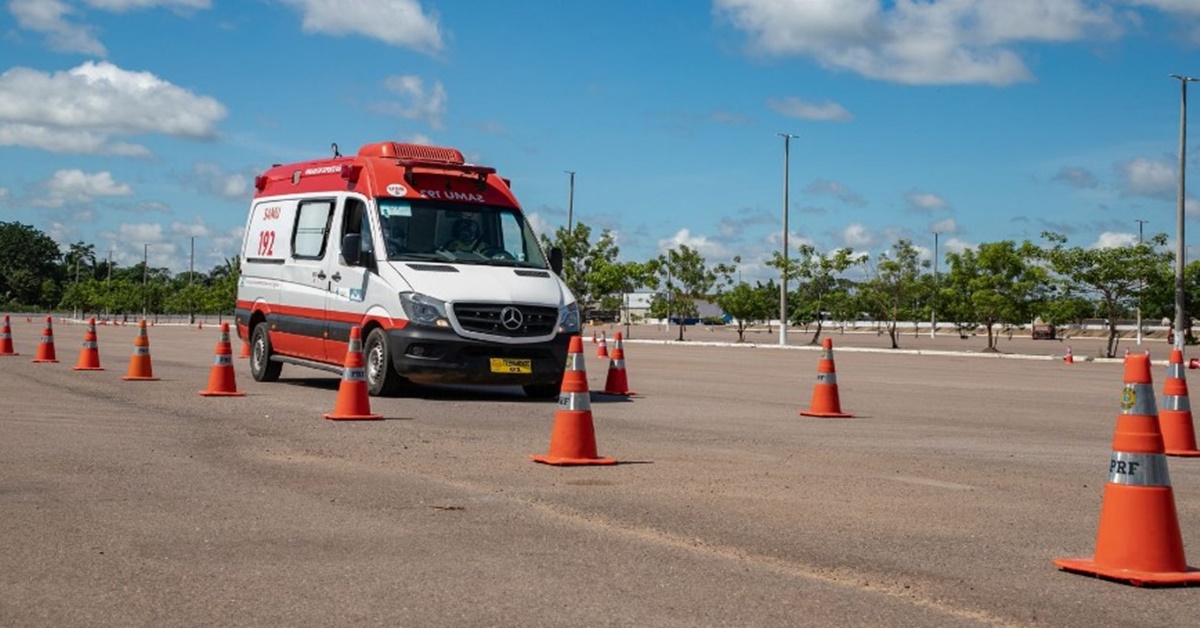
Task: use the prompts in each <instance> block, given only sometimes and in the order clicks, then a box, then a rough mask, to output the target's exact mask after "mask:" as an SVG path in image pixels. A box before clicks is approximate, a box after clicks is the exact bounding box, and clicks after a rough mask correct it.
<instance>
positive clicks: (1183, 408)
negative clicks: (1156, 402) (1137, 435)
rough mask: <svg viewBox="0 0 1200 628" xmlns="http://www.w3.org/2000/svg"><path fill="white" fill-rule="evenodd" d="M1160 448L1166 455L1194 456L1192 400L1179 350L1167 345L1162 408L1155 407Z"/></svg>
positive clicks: (1194, 431) (1196, 450)
mask: <svg viewBox="0 0 1200 628" xmlns="http://www.w3.org/2000/svg"><path fill="white" fill-rule="evenodd" d="M1158 426H1159V429H1161V430H1162V437H1163V449H1164V450H1165V451H1166V453H1167V455H1168V456H1182V457H1189V458H1194V457H1196V456H1200V450H1198V449H1196V429H1195V427H1193V425H1192V402H1191V401H1189V400H1188V389H1187V377H1186V375H1185V374H1184V372H1183V351H1182V350H1180V349H1171V358H1170V359H1169V360H1168V361H1167V379H1166V381H1165V383H1164V384H1163V396H1162V409H1161V410H1159V411H1158Z"/></svg>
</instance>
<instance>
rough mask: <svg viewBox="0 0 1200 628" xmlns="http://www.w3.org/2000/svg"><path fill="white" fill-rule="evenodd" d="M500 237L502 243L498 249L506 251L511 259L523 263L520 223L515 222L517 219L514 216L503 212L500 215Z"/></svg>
mask: <svg viewBox="0 0 1200 628" xmlns="http://www.w3.org/2000/svg"><path fill="white" fill-rule="evenodd" d="M500 237H501V238H503V240H504V241H503V242H501V243H500V248H502V249H504V250H505V251H508V254H509V255H512V256H513V259H515V260H517V261H519V262H524V261H526V259H525V248H524V247H523V246H522V245H523V240H524V239H523V238H522V237H521V223H519V222H517V217H516V215H514V214H510V213H508V212H504V213H502V214H500Z"/></svg>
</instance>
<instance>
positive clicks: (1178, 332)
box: [1171, 74, 1200, 350]
mask: <svg viewBox="0 0 1200 628" xmlns="http://www.w3.org/2000/svg"><path fill="white" fill-rule="evenodd" d="M1171 78H1174V79H1179V207H1178V210H1177V211H1176V213H1175V230H1176V232H1178V237H1179V239H1178V240H1177V241H1176V242H1175V348H1176V349H1180V350H1182V349H1183V344H1184V337H1185V336H1186V333H1185V330H1184V323H1185V320H1184V319H1185V318H1186V316H1185V315H1184V312H1183V267H1184V262H1185V261H1186V260H1185V259H1184V258H1185V257H1186V254H1187V249H1186V248H1185V246H1184V243H1183V199H1184V178H1185V177H1184V170H1186V166H1187V84H1188V83H1190V82H1192V81H1196V80H1200V79H1196V78H1193V77H1190V76H1183V75H1180V74H1172V75H1171Z"/></svg>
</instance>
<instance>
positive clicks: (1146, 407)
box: [1121, 384, 1158, 415]
mask: <svg viewBox="0 0 1200 628" xmlns="http://www.w3.org/2000/svg"><path fill="white" fill-rule="evenodd" d="M1121 414H1146V415H1157V414H1158V408H1157V407H1155V404H1154V387H1152V386H1151V385H1150V384H1125V388H1124V389H1123V390H1122V391H1121Z"/></svg>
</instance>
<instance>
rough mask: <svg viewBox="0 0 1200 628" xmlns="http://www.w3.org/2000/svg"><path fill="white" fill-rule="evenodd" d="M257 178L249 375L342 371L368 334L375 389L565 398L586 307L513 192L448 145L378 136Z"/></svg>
mask: <svg viewBox="0 0 1200 628" xmlns="http://www.w3.org/2000/svg"><path fill="white" fill-rule="evenodd" d="M333 153H334V154H333V156H332V157H330V158H329V159H321V160H317V161H309V162H302V163H295V164H288V165H275V166H273V167H272V168H270V169H269V170H267V171H266V172H264V173H263V174H261V175H259V176H258V177H256V178H255V181H254V186H255V194H254V198H253V200H252V202H251V204H250V215H249V218H248V220H247V222H246V233H245V241H244V245H243V247H242V255H241V277H240V279H239V281H238V293H237V311H236V315H235V318H236V323H237V330H238V335H239V336H240V337H241V338H242V339H243V340H244V341H245V342H247V343H248V344H249V346H250V370H251V373H252V375H253V376H254V379H255V380H257V381H260V382H270V381H275V380H277V379H279V376H280V372H281V370H282V368H283V365H285V364H291V365H300V366H305V367H311V368H317V369H323V370H327V371H330V372H335V373H340V372H341V370H342V366H343V364H344V362H345V359H346V354H347V350H348V348H349V339H350V330H351V328H353V327H358V328H359V329H360V333H361V337H362V338H363V348H362V350H363V358H364V361H365V366H366V368H365V378H366V381H367V388H368V390H369V391H370V394H372V395H398V394H411V393H412V392H413V388H414V385H419V384H430V383H454V384H475V385H504V386H521V387H523V389H524V391H525V393H526V394H527V395H528V396H530V397H536V398H552V397H556V396H557V395H558V393H559V389H560V385H561V382H562V375H563V370H564V368H565V365H566V357H567V346H568V343H569V341H570V337H571V336H572V335H575V334H578V333H579V324H580V321H579V306H578V304H577V303H576V300H575V297H574V295H572V294H571V290H570V289H569V288H568V287H567V286H566V284H564V283H563V281H562V280H561V279H560V278H559V272H560V271H561V268H562V254H561V252H560V251H558V249H552V250H551V251H549V254H547V253H546V252H544V251H543V250H542V248H541V246H540V245H539V244H538V241H537V238H536V236H535V235H534V232H533V230H532V229H530V226H529V222H528V221H527V220H526V218H525V215H524V214H523V213H522V211H521V206H520V204H519V203H518V202H517V200H516V198H515V197H514V196H513V193H512V190H511V188H510V183H509V181H508V180H507V179H504V178H502V177H500V176H498V175H497V174H496V171H495V169H494V168H490V167H486V166H479V165H473V164H469V163H467V162H466V161H465V160H464V159H463V155H462V153H461V152H459V151H458V150H455V149H453V148H442V147H434V146H424V145H417V144H405V143H399V142H378V143H373V144H367V145H365V146H363V147H362V148H361V149H359V151H358V154H357V155H354V156H342V155H340V154H339V152H338V150H337V146H336V145H334V146H333Z"/></svg>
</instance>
